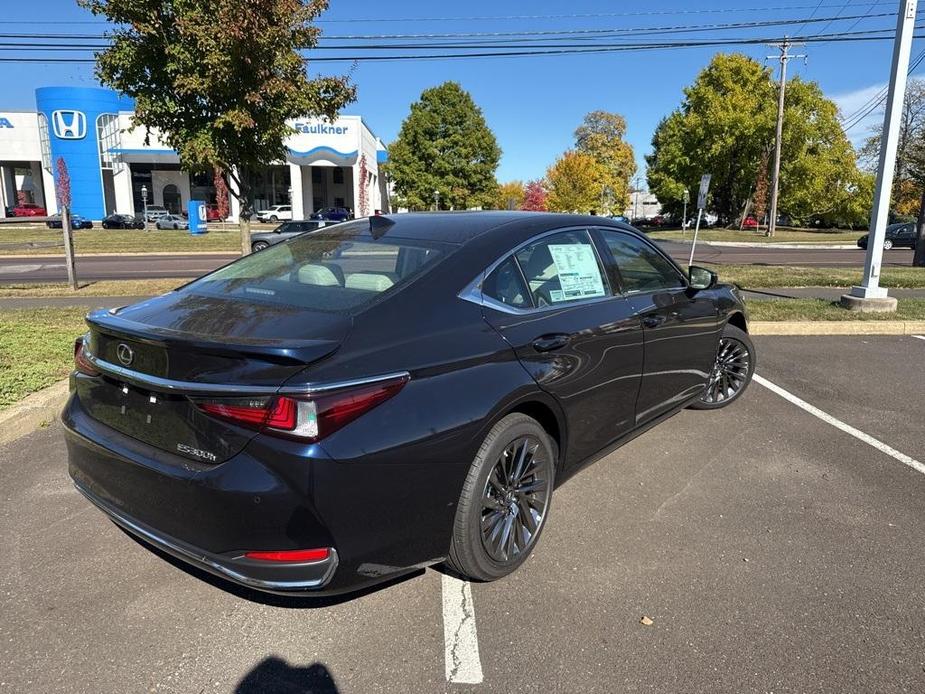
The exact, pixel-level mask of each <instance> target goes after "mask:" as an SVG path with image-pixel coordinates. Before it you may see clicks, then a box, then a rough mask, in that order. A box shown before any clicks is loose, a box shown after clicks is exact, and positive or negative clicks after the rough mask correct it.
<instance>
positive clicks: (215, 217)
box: [206, 205, 222, 222]
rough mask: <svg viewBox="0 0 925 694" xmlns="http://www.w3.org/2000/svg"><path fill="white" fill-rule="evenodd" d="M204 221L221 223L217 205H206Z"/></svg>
mask: <svg viewBox="0 0 925 694" xmlns="http://www.w3.org/2000/svg"><path fill="white" fill-rule="evenodd" d="M206 221H207V222H220V221H222V215H221V214H219V211H218V205H206Z"/></svg>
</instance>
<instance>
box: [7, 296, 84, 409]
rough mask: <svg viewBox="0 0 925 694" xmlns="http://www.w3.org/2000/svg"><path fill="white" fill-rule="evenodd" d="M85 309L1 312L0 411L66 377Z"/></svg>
mask: <svg viewBox="0 0 925 694" xmlns="http://www.w3.org/2000/svg"><path fill="white" fill-rule="evenodd" d="M85 313H86V309H85V308H80V307H76V308H40V309H16V310H13V311H2V312H0V409H3V408H6V407H9V406H10V405H12V404H13V403H15V402H17V401H18V400H21V399H22V398H24V397H26V396H27V395H29V394H30V393H34V392H35V391H37V390H41V389H42V388H45V387H46V386H50V385H51V384H52V383H54V382H55V381H58V380H59V379H61V378H64V377H65V376H67V374H68V372H69V371H70V369H71V364H72V363H73V354H74V338H76V337H77V336H78V335H81V334H83V333H84V332H85V331H86V324H85V323H84V321H83V317H84V314H85Z"/></svg>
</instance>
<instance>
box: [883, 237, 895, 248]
mask: <svg viewBox="0 0 925 694" xmlns="http://www.w3.org/2000/svg"><path fill="white" fill-rule="evenodd" d="M892 247H893V242H892V241H891V240H890V239H885V240H884V242H883V250H885V251H888V250H890V249H891V248H892Z"/></svg>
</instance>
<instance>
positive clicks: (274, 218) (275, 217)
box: [270, 215, 279, 224]
mask: <svg viewBox="0 0 925 694" xmlns="http://www.w3.org/2000/svg"><path fill="white" fill-rule="evenodd" d="M270 221H271V222H273V223H274V224H276V223H277V222H278V221H279V217H277V216H276V215H273V216H272V217H270Z"/></svg>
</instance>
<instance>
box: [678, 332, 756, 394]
mask: <svg viewBox="0 0 925 694" xmlns="http://www.w3.org/2000/svg"><path fill="white" fill-rule="evenodd" d="M754 373H755V346H754V344H752V340H751V338H750V337H749V336H748V333H747V332H745V331H744V330H742V329H740V328H737V327H736V326H734V325H728V324H727V325H726V327H725V328H724V329H723V336H722V337H721V338H720V340H719V345H718V346H717V348H716V359H715V361H714V362H713V369H712V371H711V372H710V380H709V381H708V382H707V387H706V388H705V389H704V391H703V395H701V396H700V399H699V400H697V401H696V402H695V403H693V404H692V405H691V407H693V408H694V409H696V410H717V409H719V408H720V407H726V405H728V404H730V403H731V402H732V401H733V400H735V399H737V398H738V397H739V396H740V395H742V393H744V392H745V389H746V388H748V384H749V383H751V381H752V375H753V374H754Z"/></svg>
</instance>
